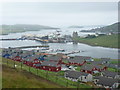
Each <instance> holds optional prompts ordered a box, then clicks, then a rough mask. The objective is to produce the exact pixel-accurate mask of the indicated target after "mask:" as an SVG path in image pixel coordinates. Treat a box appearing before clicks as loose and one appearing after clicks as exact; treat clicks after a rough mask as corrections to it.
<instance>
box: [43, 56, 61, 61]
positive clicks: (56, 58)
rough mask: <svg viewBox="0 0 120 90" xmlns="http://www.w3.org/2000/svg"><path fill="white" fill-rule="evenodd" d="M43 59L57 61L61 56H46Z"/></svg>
mask: <svg viewBox="0 0 120 90" xmlns="http://www.w3.org/2000/svg"><path fill="white" fill-rule="evenodd" d="M45 59H46V60H54V61H59V60H60V59H62V57H61V56H48V57H45Z"/></svg>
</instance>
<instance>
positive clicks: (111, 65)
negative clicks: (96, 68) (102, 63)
mask: <svg viewBox="0 0 120 90" xmlns="http://www.w3.org/2000/svg"><path fill="white" fill-rule="evenodd" d="M108 67H110V68H116V69H119V68H120V67H119V65H117V64H109V65H108Z"/></svg>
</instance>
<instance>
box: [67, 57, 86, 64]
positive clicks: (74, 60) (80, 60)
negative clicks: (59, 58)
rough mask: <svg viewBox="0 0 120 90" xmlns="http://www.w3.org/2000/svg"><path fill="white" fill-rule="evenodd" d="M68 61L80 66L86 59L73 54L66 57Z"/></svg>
mask: <svg viewBox="0 0 120 90" xmlns="http://www.w3.org/2000/svg"><path fill="white" fill-rule="evenodd" d="M68 63H69V65H79V66H82V65H83V64H85V63H86V61H85V60H84V59H83V58H81V57H79V56H75V57H70V58H69V59H68Z"/></svg>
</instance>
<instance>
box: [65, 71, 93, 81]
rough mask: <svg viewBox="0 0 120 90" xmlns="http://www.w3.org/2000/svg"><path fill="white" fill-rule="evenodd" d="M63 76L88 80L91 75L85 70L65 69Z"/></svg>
mask: <svg viewBox="0 0 120 90" xmlns="http://www.w3.org/2000/svg"><path fill="white" fill-rule="evenodd" d="M64 77H65V78H67V79H69V80H72V81H76V82H77V81H81V82H90V81H92V78H93V76H92V75H91V74H88V73H85V72H78V71H66V72H65V74H64Z"/></svg>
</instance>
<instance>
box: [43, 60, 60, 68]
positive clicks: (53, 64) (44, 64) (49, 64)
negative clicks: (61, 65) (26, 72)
mask: <svg viewBox="0 0 120 90" xmlns="http://www.w3.org/2000/svg"><path fill="white" fill-rule="evenodd" d="M41 66H52V67H57V66H58V62H51V61H44V62H43V63H42V64H41Z"/></svg>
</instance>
